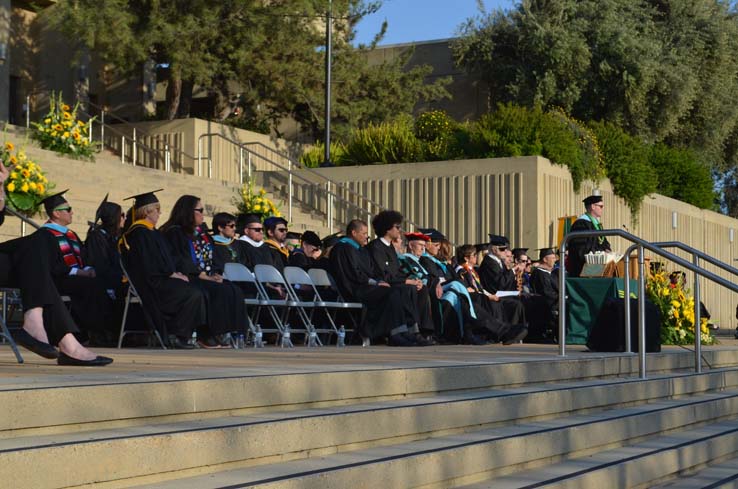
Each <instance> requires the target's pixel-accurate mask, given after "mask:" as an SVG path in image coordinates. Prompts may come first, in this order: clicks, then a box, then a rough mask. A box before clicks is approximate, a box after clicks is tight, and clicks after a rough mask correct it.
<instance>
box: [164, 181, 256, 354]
mask: <svg viewBox="0 0 738 489" xmlns="http://www.w3.org/2000/svg"><path fill="white" fill-rule="evenodd" d="M204 210H205V209H204V208H203V205H202V201H200V199H199V198H198V197H195V196H194V195H183V196H181V197H180V198H179V199H177V202H175V204H174V207H173V208H172V212H171V214H170V216H169V220H168V221H167V222H166V223H164V225H163V226H162V233H163V234H164V236H165V237H166V238H167V241H168V242H169V245H170V247H171V250H172V257H173V259H174V265H175V267H176V269H177V271H178V272H180V273H182V274H184V275H186V276H187V277H188V278H189V279H190V283H192V284H193V285H195V286H196V287H198V288H199V289H200V290H202V292H203V295H204V297H205V303H206V312H207V328H202V329H200V330H199V331H198V341H199V343H200V345H201V346H202V347H204V348H230V347H231V332H235V333H245V331H246V327H247V324H246V323H247V321H246V310H245V306H244V303H243V299H244V296H243V292H242V291H241V289H240V288H239V287H238V286H237V285H236V284H234V283H232V282H230V281H228V280H225V279H223V276H222V275H220V274H219V273H216V272H215V270H214V269H213V243H212V239H211V238H210V236H209V235H208V234H207V232H205V231H204V229H203V227H202V224H203V222H204V215H203V212H204Z"/></svg>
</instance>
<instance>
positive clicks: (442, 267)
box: [423, 251, 447, 273]
mask: <svg viewBox="0 0 738 489" xmlns="http://www.w3.org/2000/svg"><path fill="white" fill-rule="evenodd" d="M423 256H424V257H426V258H429V259H430V260H431V261H432V262H433V263H435V264H436V265H438V266H439V267H441V270H443V273H446V271H447V266H446V264H445V263H443V262H442V261H441V260H439V259H438V258H436V257H435V256H433V255H431V254H430V253H428V252H427V251H426V252H425V253H423Z"/></svg>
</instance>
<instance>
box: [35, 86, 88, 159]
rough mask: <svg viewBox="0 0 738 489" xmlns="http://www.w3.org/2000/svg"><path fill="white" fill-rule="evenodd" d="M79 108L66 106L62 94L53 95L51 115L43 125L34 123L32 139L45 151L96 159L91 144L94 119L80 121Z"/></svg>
mask: <svg viewBox="0 0 738 489" xmlns="http://www.w3.org/2000/svg"><path fill="white" fill-rule="evenodd" d="M78 108H79V104H77V105H75V106H74V108H71V107H70V106H69V105H67V104H65V103H64V101H63V100H62V95H61V93H60V94H59V96H58V97H55V96H54V94H52V95H51V99H50V101H49V113H48V114H46V117H44V119H43V121H42V122H41V123H38V122H34V123H33V127H34V130H33V134H32V135H31V137H32V138H33V139H35V140H36V141H38V142H39V144H40V145H41V148H43V149H49V150H51V151H56V152H57V153H61V154H65V155H71V156H73V157H76V158H84V159H89V160H92V159H94V152H95V145H94V144H91V143H90V139H89V137H90V136H89V130H90V124H92V121H93V120H94V117H93V118H92V119H90V120H89V122H86V123H85V122H83V121H81V120H78V119H77V109H78Z"/></svg>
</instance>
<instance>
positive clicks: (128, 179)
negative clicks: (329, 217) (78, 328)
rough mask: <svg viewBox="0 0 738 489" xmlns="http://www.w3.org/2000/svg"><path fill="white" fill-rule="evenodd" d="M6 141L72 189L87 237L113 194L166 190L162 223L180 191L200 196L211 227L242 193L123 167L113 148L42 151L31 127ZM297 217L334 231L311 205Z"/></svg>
mask: <svg viewBox="0 0 738 489" xmlns="http://www.w3.org/2000/svg"><path fill="white" fill-rule="evenodd" d="M6 140H9V141H12V142H13V143H14V144H15V145H16V147H20V148H24V150H25V152H26V154H27V155H28V157H29V158H31V159H32V160H34V161H35V162H37V163H39V164H40V165H41V167H42V168H43V169H44V171H45V172H46V174H47V177H48V178H49V180H50V181H52V182H54V183H56V190H57V191H60V190H64V189H67V188H68V189H70V190H69V192H68V193H67V197H68V199H69V202H70V204H71V205H72V207H73V210H74V223H73V224H72V226H71V227H72V229H74V230H76V231H77V232H78V233H79V234H80V236H81V237H82V238H83V239H84V237H85V235H86V230H87V222H88V221H91V220H92V219H93V218H94V215H95V210H96V209H97V206H98V205H99V203H100V201H102V199H103V197H104V196H105V194H106V193H107V192H110V197H109V199H110V200H111V201H113V202H117V203H119V204H121V205H123V206H124V208H128V207H129V206H130V204H131V203H132V201H127V202H123V200H122V199H123V198H125V197H128V196H130V195H135V194H138V193H141V192H145V191H148V190H154V189H157V188H164V191H163V192H160V193H159V194H158V197H159V200H161V202H162V213H163V215H162V223H163V222H164V220H166V218H167V216H168V215H169V211H170V209H171V207H172V205H173V204H174V202H175V201H176V200H177V198H178V197H179V196H180V195H184V194H191V195H197V196H198V197H200V198H201V199H202V200H203V203H204V204H205V208H206V211H205V213H206V216H207V217H208V219H206V220H207V221H208V225H210V222H209V221H210V219H209V217H211V216H212V215H213V214H215V213H216V212H220V211H225V212H231V213H234V212H235V210H236V207H235V204H233V198H234V197H235V196H236V195H237V192H238V185H236V184H234V183H232V182H225V181H219V180H208V179H204V178H201V177H196V176H193V175H186V174H180V173H166V172H164V171H161V170H156V169H151V168H144V167H133V166H131V165H130V164H126V165H123V164H121V162H120V159H119V157H118V156H116V155H113V154H112V153H109V152H102V153H100V154H98V155H97V157H96V159H95V162H94V163H93V162H88V161H80V160H74V159H70V158H65V157H62V156H58V155H57V154H55V153H53V152H51V151H45V150H42V149H39V148H38V147H37V146H36V145H35V143H34V142H32V141H30V140H28V139H27V138H26V136H25V129H24V128H18V127H12V126H11V128H10V130H8V132H7V133H6ZM267 196H268V197H270V198H271V199H273V200H274V202H275V203H277V204H278V206H279V207H280V209H281V210H283V211H284V213H285V214H286V210H287V209H286V204H285V205H279V203H280V200H281V199H280V198H279V197H278V196H275V194H273V193H271V192H270V193H268V194H267ZM292 216H293V219H292V222H291V226H290V228H291V229H293V230H295V231H298V232H301V231H304V230H306V229H312V230H314V231H316V232H318V234H320V235H321V236H324V235H326V234H329V233H328V232H327V231H328V229H327V228H326V227H325V224H326V223H325V222H324V221H322V220H321V219H320V218H319V217H316V216H314V215H313V214H311V212H310V209H309V208H304V207H301V206H300V205H299V204H296V205H295V206H294V207H293V214H292ZM34 220H36V221H37V222H39V223H41V222H43V221H44V220H45V215H43V216H42V215H37V216H35V217H34ZM19 235H20V222H19V220H18V219H14V218H8V219H7V220H6V223H5V224H4V225H3V226H2V227H0V240H5V239H9V238H12V237H17V236H19Z"/></svg>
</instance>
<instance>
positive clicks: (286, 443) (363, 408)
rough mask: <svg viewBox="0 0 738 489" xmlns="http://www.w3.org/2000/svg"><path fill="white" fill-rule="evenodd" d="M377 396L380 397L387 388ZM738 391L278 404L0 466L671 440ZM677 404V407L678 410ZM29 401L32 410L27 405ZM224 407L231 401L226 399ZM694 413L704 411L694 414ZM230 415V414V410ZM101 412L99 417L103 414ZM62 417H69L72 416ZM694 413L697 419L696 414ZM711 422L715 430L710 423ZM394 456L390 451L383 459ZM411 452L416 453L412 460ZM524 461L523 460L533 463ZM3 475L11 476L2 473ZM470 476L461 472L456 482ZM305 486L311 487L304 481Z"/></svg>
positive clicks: (714, 379)
mask: <svg viewBox="0 0 738 489" xmlns="http://www.w3.org/2000/svg"><path fill="white" fill-rule="evenodd" d="M367 385H370V386H372V387H373V386H376V385H378V384H367ZM736 386H738V370H726V371H717V372H711V373H707V374H700V375H680V376H674V377H663V378H654V379H650V380H647V381H636V380H612V381H601V380H590V381H584V382H581V383H564V384H554V385H542V386H537V387H533V386H523V387H520V388H513V389H506V390H492V391H481V392H467V393H458V394H454V393H449V394H445V395H436V396H430V397H421V398H416V399H397V400H387V401H376V400H375V401H373V402H369V403H365V402H364V403H359V404H355V405H350V406H344V405H337V406H332V407H325V408H314V409H303V410H298V411H292V410H289V411H285V410H284V409H282V408H281V407H280V404H279V403H278V402H275V401H274V400H273V397H272V396H271V395H268V396H267V397H268V398H270V401H269V402H268V404H269V406H270V407H271V409H269V410H268V412H261V413H256V414H246V415H241V414H240V413H239V412H238V411H234V410H231V412H230V413H228V415H226V416H221V417H210V415H212V413H208V412H207V410H205V411H206V415H205V416H203V417H198V418H196V419H192V420H188V421H180V422H175V423H164V424H147V425H141V426H123V427H118V428H114V429H93V430H90V429H89V426H84V425H79V424H78V425H77V426H75V427H74V431H73V432H69V433H61V434H47V435H35V436H11V437H8V438H5V439H2V440H0V453H2V454H3V455H2V457H3V459H5V461H6V463H3V464H0V480H4V479H3V477H5V476H7V477H13V475H14V474H16V475H15V477H16V480H17V487H38V488H41V487H56V486H54V484H60V483H59V482H58V479H55V480H54V481H49V480H47V479H48V477H47V476H46V475H44V474H38V473H35V472H34V471H33V470H32V467H34V466H43V467H45V468H47V470H48V471H49V472H50V473H53V474H58V473H59V472H60V471H61V472H65V475H64V477H63V483H64V484H63V485H62V484H60V486H61V487H66V486H67V485H68V486H74V485H81V484H88V483H93V482H101V481H114V480H119V479H128V478H136V477H154V476H156V477H167V478H168V477H172V476H173V474H180V475H177V477H181V475H182V474H183V473H184V472H186V471H214V470H223V469H227V468H230V466H231V465H233V464H241V465H253V464H264V463H268V462H273V461H275V460H281V459H284V458H288V459H304V458H306V457H308V456H309V457H311V459H312V458H313V457H315V456H318V455H322V454H330V453H336V452H338V453H342V452H347V454H346V457H348V458H352V457H354V455H355V454H356V453H359V452H361V453H363V452H362V451H364V452H366V454H368V456H369V457H370V458H371V457H376V456H377V454H379V453H384V451H386V450H391V451H393V452H396V451H397V450H405V448H408V449H410V448H411V447H413V446H416V445H417V446H418V447H423V446H426V445H429V444H430V445H434V446H435V445H437V446H438V447H445V448H443V450H453V451H456V450H457V449H461V448H465V447H466V446H467V443H466V442H464V443H462V444H461V445H458V443H457V439H458V437H461V438H469V437H471V438H469V439H476V438H478V437H479V436H482V437H483V438H484V439H485V440H486V441H488V442H490V443H492V442H494V441H495V440H496V439H497V438H499V436H498V435H493V434H492V433H493V432H491V431H489V429H488V428H489V427H491V426H498V425H501V426H507V425H509V427H508V428H501V429H503V430H504V429H508V430H512V431H511V433H512V432H514V431H515V430H517V429H518V428H516V427H515V426H518V425H516V423H529V424H530V433H534V432H535V433H539V432H540V434H541V435H542V436H544V434H545V433H548V432H553V431H556V430H551V429H546V430H538V428H537V427H539V426H540V423H543V424H544V425H546V424H550V425H551V426H554V425H557V424H561V425H562V426H567V427H569V428H571V429H572V430H575V428H577V427H578V426H580V425H581V426H585V425H588V424H590V423H599V422H600V421H598V419H599V417H603V418H606V419H611V418H612V419H613V422H616V421H618V420H620V417H613V416H612V415H611V414H608V413H613V412H617V411H618V410H620V409H624V408H623V406H631V405H641V408H642V409H643V413H645V414H651V413H656V412H658V413H659V416H664V417H665V418H668V420H669V422H668V423H664V424H662V425H659V424H658V423H656V424H654V423H653V421H652V419H651V418H649V419H648V421H644V422H642V423H641V422H638V423H639V424H637V425H634V426H636V427H637V429H638V430H640V431H647V430H648V429H656V430H658V432H661V431H664V430H667V429H674V428H675V427H676V426H686V425H690V424H694V423H696V422H703V421H706V420H707V419H713V418H720V417H723V416H728V415H731V414H735V413H736V412H738V391H735V392H734V391H732V390H726V391H725V392H722V393H716V394H712V393H711V392H714V391H717V390H721V389H724V388H728V389H731V388H736ZM178 387H179V389H181V388H182V386H178ZM108 388H109V386H99V387H98V388H97V389H96V390H97V391H98V392H97V393H96V394H97V396H99V397H98V399H103V398H104V397H103V395H104V392H103V391H104V390H107V389H108ZM257 392H259V391H255V390H252V389H248V388H247V387H246V385H245V384H244V385H242V387H241V388H240V389H237V390H236V392H235V393H234V394H235V395H236V396H237V395H239V394H241V395H243V396H248V397H251V398H253V397H254V395H255V393H257ZM706 392H707V393H706ZM167 393H168V392H167V390H165V389H162V390H161V391H160V392H158V394H159V395H158V396H155V397H154V398H153V399H156V400H158V399H163V398H166V394H167ZM14 394H16V393H14ZM683 396H686V397H683ZM211 397H212V396H211ZM673 397H678V398H679V400H670V399H671V398H673ZM664 399H667V400H666V401H665V400H664ZM30 400H31V399H26V401H27V402H28V401H30ZM80 400H81V399H80V398H76V399H75V402H74V404H76V405H79V404H78V403H79V401H80ZM223 401H225V399H224V398H223V399H221V402H223ZM47 402H48V401H47ZM149 402H150V403H151V404H159V402H151V401H149ZM643 403H649V404H648V405H644V404H643ZM69 404H70V403H69V402H66V403H65V402H64V401H63V400H60V401H59V402H56V403H55V405H60V406H65V405H69ZM265 404H266V403H265ZM654 406H655V407H654ZM695 406H701V407H705V408H704V409H702V408H700V409H695ZM193 408H194V406H193ZM210 408H211V410H212V409H213V408H215V409H217V408H218V407H216V406H210ZM220 408H221V410H222V406H220ZM94 409H95V410H96V411H97V410H99V409H100V408H99V406H97V405H95V408H94ZM627 409H630V408H625V410H626V411H627ZM723 410H724V411H725V412H723ZM60 411H63V412H67V413H69V411H68V410H66V409H63V408H62V409H61V410H60ZM124 411H125V409H121V408H119V409H118V416H120V417H126V416H125V414H126V413H125V412H124ZM601 411H602V414H597V415H587V416H584V417H583V418H582V419H581V420H580V421H571V420H572V419H575V418H576V416H572V415H574V414H577V413H590V412H601ZM695 411H697V412H699V414H694V413H695ZM627 413H628V414H621V417H622V418H630V417H635V418H638V417H639V416H641V414H643V413H641V411H639V410H638V409H636V410H633V411H632V412H631V411H627ZM703 415H704V416H705V419H703V418H702V417H701V416H703ZM654 416H655V415H654ZM126 418H127V419H130V417H126ZM590 418H592V419H590ZM546 420H549V421H546ZM69 421H70V420H69V419H67V422H69ZM572 423H573V424H572ZM577 423H579V424H577ZM667 425H668V426H667ZM672 425H673V426H672ZM90 426H94V425H90ZM628 426H630V425H628ZM562 429H563V428H562ZM480 430H481V431H480ZM640 431H639V433H640ZM609 432H610V429H609V428H605V429H603V430H602V433H601V434H602V435H604V434H605V433H608V434H609ZM521 433H522V432H521ZM526 433H527V432H526ZM597 433H600V431H597ZM623 434H624V436H628V437H630V438H633V437H635V436H643V434H639V435H636V434H633V433H630V431H629V430H624V431H623ZM646 434H651V432H647V433H646ZM553 435H554V436H553V439H557V438H558V436H559V433H553ZM546 436H550V435H545V436H544V437H546ZM490 437H491V438H490ZM545 439H546V441H545V443H549V444H550V443H552V440H550V439H549V438H545ZM595 439H596V437H594V438H591V437H589V436H587V437H584V439H583V440H581V443H582V447H581V448H578V449H577V450H576V451H581V450H585V449H587V447H589V445H588V443H589V442H590V441H591V440H595ZM485 443H486V442H485ZM536 443H539V442H536ZM598 443H600V442H598ZM389 446H391V448H382V447H389ZM594 446H599V445H594ZM193 447H196V449H193ZM403 447H404V448H403ZM357 449H359V450H358V452H357ZM419 449H421V448H419ZM413 450H414V449H412V450H411V451H410V452H408V453H414V452H413ZM116 454H117V455H116ZM339 456H340V455H339ZM518 456H519V457H523V456H524V454H519V455H518ZM548 456H553V455H548ZM89 460H111V461H112V460H114V461H115V463H114V464H112V466H111V464H105V465H96V464H89V463H88V462H87V461H89ZM367 460H368V459H367ZM304 463H307V464H310V463H313V462H312V460H311V461H306V462H297V464H298V465H300V464H304ZM367 463H368V462H367ZM372 463H374V462H372ZM288 465H291V464H288ZM7 467H12V469H7ZM467 469H468V467H467ZM5 470H8V472H6V473H4V471H5ZM258 470H260V469H257V472H258ZM183 471H184V472H183ZM18 473H21V474H25V478H23V479H21V478H20V477H21V476H20V475H18ZM162 474H164V475H162ZM466 475H467V474H461V473H460V474H459V475H457V476H456V477H462V476H466ZM300 477H302V476H300ZM300 480H301V483H302V482H304V481H303V480H302V478H300ZM339 480H343V479H339ZM135 483H136V484H138V483H139V481H136V482H135ZM339 485H340V484H339ZM192 487H197V486H192ZM335 487H338V485H336V486H335ZM343 487H347V486H343ZM375 487H376V486H375ZM386 487H390V486H386ZM395 487H396V486H395Z"/></svg>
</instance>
